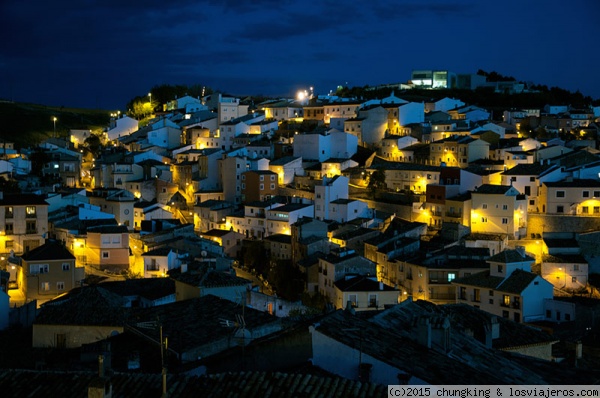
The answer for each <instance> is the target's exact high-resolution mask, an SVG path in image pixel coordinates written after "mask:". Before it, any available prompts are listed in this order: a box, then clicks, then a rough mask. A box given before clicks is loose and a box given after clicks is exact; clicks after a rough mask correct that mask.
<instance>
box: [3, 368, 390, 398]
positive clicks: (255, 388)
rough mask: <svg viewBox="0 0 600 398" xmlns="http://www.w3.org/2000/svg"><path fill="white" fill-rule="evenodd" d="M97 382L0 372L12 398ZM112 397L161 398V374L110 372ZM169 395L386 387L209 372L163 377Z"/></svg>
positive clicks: (349, 393)
mask: <svg viewBox="0 0 600 398" xmlns="http://www.w3.org/2000/svg"><path fill="white" fill-rule="evenodd" d="M92 382H95V383H98V382H100V385H103V384H102V381H101V379H99V378H98V377H97V375H96V373H86V372H38V371H30V370H0V390H1V391H4V392H5V393H6V392H9V393H8V394H9V395H6V396H7V397H8V396H11V397H62V398H70V397H73V398H75V397H76V398H81V397H87V396H88V386H89V385H90V384H91V383H92ZM110 382H111V384H112V396H113V398H122V397H127V398H137V397H140V398H154V397H156V398H159V397H160V396H161V394H162V386H161V378H160V375H153V374H139V373H138V374H114V375H112V377H111V378H110ZM167 393H168V395H169V396H170V397H180V398H185V397H193V398H196V397H207V398H208V397H214V398H220V397H224V398H225V397H227V398H230V397H231V398H235V397H244V398H253V397H257V398H270V397H365V398H368V397H387V386H384V385H378V384H372V383H361V382H359V381H353V380H347V379H343V378H341V377H336V376H331V377H321V376H313V375H309V374H287V373H279V372H240V373H219V374H213V375H208V376H200V377H198V376H185V375H170V374H169V375H167Z"/></svg>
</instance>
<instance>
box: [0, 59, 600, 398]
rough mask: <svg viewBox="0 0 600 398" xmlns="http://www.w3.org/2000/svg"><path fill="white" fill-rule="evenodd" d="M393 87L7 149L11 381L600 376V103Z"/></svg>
mask: <svg viewBox="0 0 600 398" xmlns="http://www.w3.org/2000/svg"><path fill="white" fill-rule="evenodd" d="M442 72H443V71H415V72H413V76H411V78H412V79H411V82H412V84H414V85H417V86H419V87H424V88H432V89H436V88H444V87H446V86H449V85H450V84H456V83H452V82H451V79H457V77H456V76H455V75H452V74H451V73H448V72H445V73H442ZM461 78H462V80H461V82H462V84H465V85H470V86H469V87H470V88H475V86H476V85H477V84H479V85H487V87H488V88H489V87H492V89H493V90H496V91H497V92H502V93H507V95H508V94H511V93H516V92H523V90H526V87H524V85H523V84H522V83H517V82H495V83H492V82H486V81H485V77H483V76H475V75H472V76H471V77H470V78H469V79H466V77H464V76H463V77H461ZM379 88H380V89H381V88H384V89H386V88H387V89H388V93H389V95H387V96H385V97H383V98H379V99H368V100H365V99H362V98H359V97H348V96H342V95H339V94H338V93H333V92H330V93H328V94H324V95H320V94H317V93H316V92H315V90H314V89H313V88H312V87H310V88H308V87H307V88H306V90H301V91H300V92H299V93H298V94H297V96H295V97H294V98H274V99H266V100H264V101H260V102H257V101H255V99H254V98H252V97H246V98H237V97H234V96H228V95H226V94H224V93H218V92H216V93H211V94H210V95H206V96H198V97H193V96H189V95H186V96H181V97H179V98H172V99H171V100H170V101H168V102H166V103H157V102H155V101H154V100H153V96H152V94H151V93H150V94H148V98H147V103H145V104H143V105H144V106H145V110H146V112H147V115H145V117H141V118H138V117H134V116H133V115H132V114H131V113H128V112H117V113H112V114H111V115H110V124H109V125H107V126H104V128H102V129H101V130H95V129H91V128H89V127H86V126H81V128H71V129H70V130H69V132H68V134H66V135H61V134H56V122H57V118H54V119H53V120H50V121H49V122H48V123H49V126H50V128H52V127H54V131H53V132H54V134H52V135H51V136H50V137H48V138H47V139H45V140H44V141H43V142H41V143H39V144H37V145H32V146H30V147H24V148H16V147H15V145H14V144H13V143H11V142H3V143H0V145H1V151H0V173H1V176H2V187H4V188H3V189H4V190H3V192H0V256H1V257H0V270H1V271H0V285H1V287H2V288H1V289H0V330H1V331H2V332H1V333H2V334H3V335H4V336H5V337H4V339H2V340H4V343H2V345H1V348H0V350H2V351H3V352H4V353H3V355H2V357H3V359H2V360H1V362H2V365H1V368H2V369H3V370H0V385H2V386H3V390H4V389H6V388H10V389H11V390H12V391H15V392H19V391H20V389H22V391H24V392H25V391H29V390H28V389H27V387H25V386H24V385H25V384H27V383H30V384H36V383H37V384H39V385H44V386H45V389H46V390H45V391H47V393H48V396H54V395H56V394H59V393H61V395H62V392H64V389H65V388H67V387H65V386H71V387H70V388H79V389H80V390H77V391H85V393H89V394H90V395H89V396H99V397H108V396H111V394H114V395H115V396H123V395H118V394H117V392H118V391H119V389H120V391H130V392H131V391H136V393H135V394H133V393H132V394H131V395H127V396H159V395H160V394H161V392H162V395H163V396H167V395H168V396H187V395H186V394H191V393H192V392H193V391H196V392H197V391H204V392H206V396H209V395H211V394H214V395H218V394H223V395H219V396H226V395H227V394H240V393H241V391H243V389H244V388H248V389H249V390H248V391H253V392H256V391H262V392H263V394H260V395H256V396H262V397H264V396H280V394H284V393H290V394H292V395H295V396H298V395H300V396H304V395H301V394H307V395H305V396H308V395H309V394H314V396H332V395H333V391H335V394H341V395H340V396H343V395H344V391H346V392H347V393H348V394H349V396H350V395H351V396H387V392H386V386H387V385H391V384H432V385H433V384H437V385H440V384H463V385H467V384H474V383H476V384H487V385H491V384H528V385H533V384H595V383H598V382H600V372H598V369H599V368H600V339H599V338H598V332H599V331H600V321H596V320H595V319H596V318H598V319H600V150H599V149H598V139H599V137H600V135H599V132H600V107H593V106H592V104H589V106H587V107H584V108H574V107H573V106H571V105H569V104H563V103H549V104H546V105H545V106H544V107H543V108H530V109H521V108H518V109H517V108H509V107H507V108H505V109H504V110H503V111H502V112H501V113H499V112H498V111H497V110H494V111H492V110H490V109H485V108H483V107H480V106H478V105H476V104H470V103H467V102H465V101H463V100H461V99H460V98H450V97H445V98H441V99H432V100H430V101H419V102H417V101H413V100H409V99H404V98H403V97H404V96H405V95H404V94H406V93H407V92H408V89H409V88H410V87H406V86H405V85H388V86H383V87H379ZM407 98H408V97H407ZM53 123H54V126H53ZM73 371H77V372H73ZM50 372H52V373H50ZM76 386H77V387H76ZM61 391H62V392H61ZM73 391H75V390H73ZM113 391H114V392H113ZM93 394H95V395H93ZM156 394H158V395H156ZM269 394H270V395H269ZM63 396H70V395H63ZM196 396H197V395H196ZM247 396H251V395H247Z"/></svg>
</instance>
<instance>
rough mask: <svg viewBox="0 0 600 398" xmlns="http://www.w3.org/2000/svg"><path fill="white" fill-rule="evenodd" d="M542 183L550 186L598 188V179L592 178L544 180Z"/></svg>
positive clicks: (599, 184)
mask: <svg viewBox="0 0 600 398" xmlns="http://www.w3.org/2000/svg"><path fill="white" fill-rule="evenodd" d="M544 185H546V186H547V187H551V188H598V187H600V181H598V180H592V179H574V180H572V181H556V182H551V181H546V182H544Z"/></svg>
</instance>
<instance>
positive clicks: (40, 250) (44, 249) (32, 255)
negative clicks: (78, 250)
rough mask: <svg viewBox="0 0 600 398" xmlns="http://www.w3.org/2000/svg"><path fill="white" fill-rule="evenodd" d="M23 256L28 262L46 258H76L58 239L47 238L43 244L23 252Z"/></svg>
mask: <svg viewBox="0 0 600 398" xmlns="http://www.w3.org/2000/svg"><path fill="white" fill-rule="evenodd" d="M21 258H22V259H23V260H25V261H27V262H31V261H46V260H75V256H73V254H71V252H70V251H69V249H67V248H66V247H65V245H63V244H62V243H60V242H58V241H56V240H46V243H44V244H43V245H41V246H38V247H36V248H35V249H33V250H30V251H29V252H27V253H25V254H23V255H22V256H21Z"/></svg>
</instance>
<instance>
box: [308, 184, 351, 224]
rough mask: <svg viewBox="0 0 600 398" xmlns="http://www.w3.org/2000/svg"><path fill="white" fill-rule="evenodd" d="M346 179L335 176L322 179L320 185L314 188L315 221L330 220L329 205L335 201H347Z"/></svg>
mask: <svg viewBox="0 0 600 398" xmlns="http://www.w3.org/2000/svg"><path fill="white" fill-rule="evenodd" d="M348 181H349V180H348V178H347V177H345V176H340V175H338V176H335V177H333V178H331V179H329V178H324V179H323V184H322V185H316V186H315V214H314V218H316V219H317V220H330V219H331V214H330V208H329V203H330V202H332V201H334V200H336V199H348Z"/></svg>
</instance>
